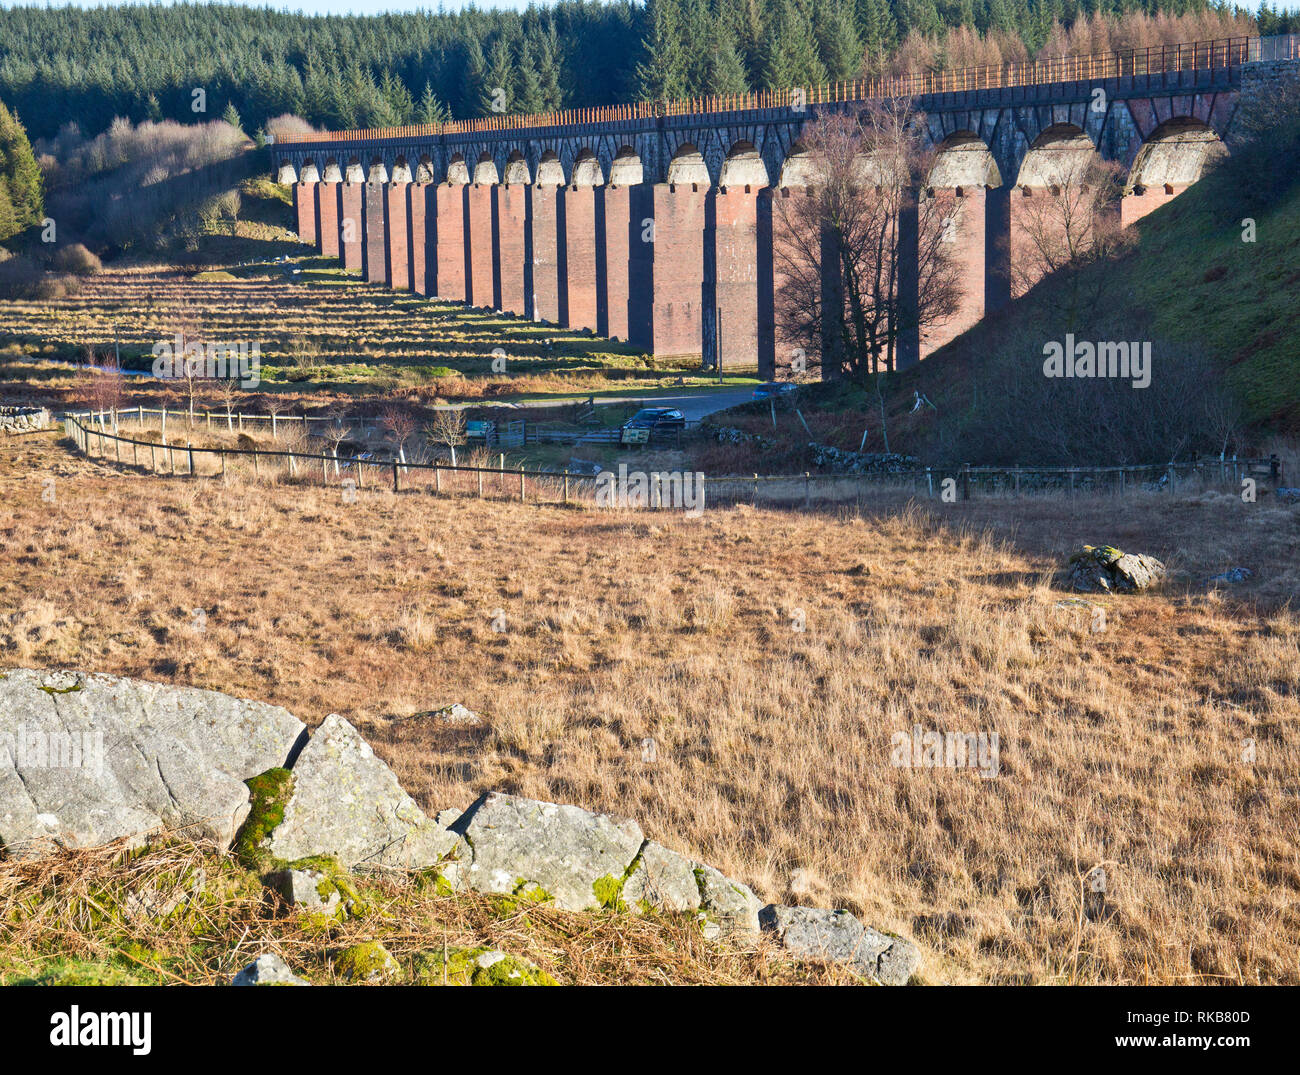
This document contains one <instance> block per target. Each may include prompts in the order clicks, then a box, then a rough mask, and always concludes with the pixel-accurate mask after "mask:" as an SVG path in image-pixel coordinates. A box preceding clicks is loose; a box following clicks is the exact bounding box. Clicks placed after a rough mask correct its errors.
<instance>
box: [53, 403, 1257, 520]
mask: <svg viewBox="0 0 1300 1075" xmlns="http://www.w3.org/2000/svg"><path fill="white" fill-rule="evenodd" d="M105 417H106V415H105V414H103V413H98V414H92V413H89V412H87V413H84V414H74V415H68V416H67V417H66V419H65V430H66V431H67V432H68V433H70V434H71V436H72V439H73V441H74V443H75V444H76V445H77V447H78V449H79V450H80V451H81V452H82V453H83V454H85V455H86V456H87V457H99V458H103V457H106V456H108V455H109V454H110V453H111V454H112V455H113V457H114V459H115V460H116V462H118V463H130V464H131V465H132V466H136V467H146V466H147V468H148V470H149V471H150V472H151V473H155V474H156V473H158V472H159V470H160V468H161V470H162V472H163V473H165V474H171V475H179V476H184V477H199V476H201V474H200V470H201V468H200V466H199V461H203V463H204V464H205V466H206V467H207V471H206V476H209V477H221V478H224V477H225V476H226V473H227V465H228V462H229V460H231V459H244V460H249V459H251V466H252V471H253V474H254V475H255V476H257V477H262V476H266V477H271V476H275V475H277V474H278V475H279V476H282V477H288V478H289V479H290V480H300V481H313V480H315V476H316V475H317V473H319V477H320V481H321V483H322V484H323V485H330V484H335V485H339V484H346V483H347V482H349V481H351V482H353V483H354V484H355V486H356V488H358V489H364V488H366V486H367V480H368V481H369V484H370V485H371V486H372V487H376V488H378V487H381V486H387V485H388V484H389V483H390V482H391V485H392V489H393V491H394V492H402V491H403V489H414V488H418V487H421V486H423V487H424V488H427V489H429V490H430V491H431V492H433V493H437V494H443V493H446V494H474V493H476V494H477V495H478V496H479V497H480V498H482V497H484V496H485V495H490V494H492V493H502V494H504V495H506V496H508V497H509V498H510V499H515V490H516V488H517V490H518V499H519V500H520V501H526V500H527V499H528V491H529V482H530V481H531V483H532V492H533V500H534V501H539V502H553V503H564V504H567V503H570V502H571V501H572V500H574V499H575V498H578V499H588V498H593V499H594V498H595V496H596V493H597V490H598V487H599V486H600V485H601V483H603V482H606V481H608V480H609V479H607V478H605V477H603V476H601V477H598V476H596V475H592V474H590V473H576V472H573V471H570V470H567V469H566V470H562V471H553V470H542V469H540V468H534V469H531V470H530V469H527V468H522V467H506V466H505V456H504V454H503V455H501V457H500V459H501V463H500V465H499V466H496V467H483V466H469V465H465V464H449V463H441V462H433V463H419V462H406V461H403V460H376V459H374V458H371V457H367V456H365V455H362V456H354V455H338V454H336V453H334V452H329V453H325V452H303V451H293V450H287V449H278V448H257V447H253V448H225V447H202V446H195V445H193V444H191V443H189V442H186V443H185V444H180V443H175V442H174V443H167V442H166V438H165V437H162V438H161V439H160V440H158V441H153V440H142V439H137V438H134V437H127V436H123V435H121V433H120V432H118V433H111V432H109V431H108V428H107V426H106V425H105V423H104V421H103V419H104V418H105ZM223 417H224V416H223ZM245 417H250V416H245ZM265 417H269V416H265ZM281 417H282V416H281ZM97 419H99V422H98V425H97V424H96V420H97ZM124 448H125V449H127V451H126V453H125V455H126V456H128V457H129V458H124V451H123V449H124ZM143 450H147V452H148V458H147V461H146V460H145V459H144V451H143ZM178 460H179V461H180V464H181V465H180V468H179V469H178V468H177V461H178ZM209 464H210V465H209ZM624 473H626V468H620V475H621V474H624ZM637 473H639V472H637ZM603 474H608V475H609V476H610V479H615V480H617V479H618V478H619V477H620V475H616V474H615V473H614V472H612V471H606V472H602V475H603ZM644 477H645V478H646V485H645V490H646V496H645V500H644V502H643V503H638V504H631V505H628V504H627V501H626V499H624V500H621V501H620V500H615V503H620V504H624V505H625V506H634V507H635V506H641V507H646V508H652V509H653V508H663V507H680V506H683V505H681V504H671V503H666V502H665V499H664V495H665V494H664V491H665V489H668V490H670V491H671V490H672V488H673V482H674V479H673V477H672V476H671V475H665V474H662V473H650V474H647V475H644ZM507 479H509V480H508V481H507ZM516 479H517V484H516ZM1247 479H1249V480H1251V481H1256V480H1257V479H1265V480H1267V481H1269V482H1270V483H1271V484H1272V486H1273V488H1278V487H1279V486H1280V485H1281V484H1282V466H1281V462H1280V460H1279V458H1278V457H1277V456H1276V455H1273V456H1269V457H1267V458H1264V457H1250V458H1237V457H1235V456H1234V457H1232V458H1230V459H1227V458H1225V459H1211V460H1193V461H1188V462H1184V463H1168V464H1152V465H1138V466H1112V467H976V466H969V465H959V466H931V467H913V468H909V469H904V470H899V471H895V472H879V473H863V474H813V473H811V472H808V471H805V472H804V473H803V474H753V475H726V476H720V477H709V476H704V475H699V476H696V477H695V478H693V479H692V480H693V481H695V482H697V483H698V486H697V487H698V488H699V489H700V490H701V491H702V495H700V497H699V499H698V506H699V507H701V508H703V507H704V506H706V505H712V506H727V505H734V504H738V503H751V504H759V503H763V504H769V505H777V506H799V505H802V506H803V507H811V506H812V504H813V503H814V502H817V503H818V504H823V505H825V504H844V503H848V502H850V501H852V502H860V501H861V498H862V495H863V492H864V491H865V490H866V489H867V488H870V487H875V488H894V489H898V490H902V491H906V492H909V493H911V494H912V495H915V496H918V497H921V496H923V497H926V498H928V499H936V498H937V499H939V500H941V501H957V500H971V499H974V498H975V495H977V494H984V495H986V496H988V497H996V496H999V495H1001V496H1004V497H1006V496H1010V497H1018V496H1023V495H1031V494H1034V493H1062V494H1064V495H1066V496H1076V495H1082V494H1088V493H1111V494H1114V495H1120V496H1122V495H1125V494H1126V493H1134V492H1139V491H1166V490H1167V491H1169V492H1174V491H1176V490H1177V489H1178V488H1179V487H1180V486H1182V487H1184V488H1186V487H1187V486H1189V485H1191V484H1193V483H1197V482H1199V483H1200V485H1201V486H1202V487H1205V486H1208V485H1220V486H1223V487H1225V488H1231V489H1234V490H1239V489H1241V488H1242V483H1243V481H1245V480H1247ZM677 488H678V489H679V490H680V488H681V476H680V475H678V476H677Z"/></svg>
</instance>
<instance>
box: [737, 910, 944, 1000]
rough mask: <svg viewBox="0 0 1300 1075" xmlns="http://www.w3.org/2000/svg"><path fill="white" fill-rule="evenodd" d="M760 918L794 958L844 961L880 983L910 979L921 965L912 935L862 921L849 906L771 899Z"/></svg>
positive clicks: (856, 970) (887, 983) (886, 983)
mask: <svg viewBox="0 0 1300 1075" xmlns="http://www.w3.org/2000/svg"><path fill="white" fill-rule="evenodd" d="M760 920H761V922H762V925H763V928H764V929H765V930H767V931H768V932H769V933H771V935H772V936H773V938H774V939H775V940H776V941H777V942H778V943H779V944H780V945H781V947H782V948H784V949H785V950H786V951H787V952H789V953H790V955H791V956H793V957H794V958H795V959H800V960H808V961H813V962H818V963H843V964H846V965H847V966H849V967H851V968H852V969H853V970H854V971H855V972H856V973H858V974H861V975H862V976H863V977H865V978H870V979H872V980H873V981H877V982H880V983H881V984H882V985H906V984H907V983H908V981H909V980H910V979H911V977H912V975H914V974H915V973H916V972H917V970H918V969H920V966H921V953H920V952H919V951H918V949H917V947H916V945H914V944H913V943H912V942H911V941H909V940H905V939H904V938H902V937H891V936H889V935H888V934H885V933H881V932H879V931H878V930H874V929H872V928H871V927H870V926H864V925H863V924H862V923H861V922H859V921H858V920H857V919H856V918H855V917H854V916H853V915H851V914H849V912H848V911H830V910H825V909H822V908H819V907H785V906H782V905H780V904H769V905H768V906H767V907H764V908H763V910H762V913H761V915H760Z"/></svg>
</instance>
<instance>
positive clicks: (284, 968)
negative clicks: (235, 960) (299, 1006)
mask: <svg viewBox="0 0 1300 1075" xmlns="http://www.w3.org/2000/svg"><path fill="white" fill-rule="evenodd" d="M230 984H231V985H311V982H309V981H307V980H306V979H305V978H299V977H298V976H297V975H296V974H294V973H293V971H291V970H290V969H289V964H287V963H286V962H285V961H284V960H283V959H281V958H280V957H279V956H277V955H276V954H275V953H274V952H266V953H263V954H262V955H260V956H258V957H257V958H256V959H255V960H253V962H252V963H250V964H249V965H248V966H247V967H245V968H244V969H243V970H241V971H240V972H239V973H238V974H236V975H235V976H234V977H233V978H231V979H230Z"/></svg>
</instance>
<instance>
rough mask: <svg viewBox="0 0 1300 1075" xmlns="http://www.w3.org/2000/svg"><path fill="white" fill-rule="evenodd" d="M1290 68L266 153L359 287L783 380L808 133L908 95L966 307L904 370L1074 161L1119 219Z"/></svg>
mask: <svg viewBox="0 0 1300 1075" xmlns="http://www.w3.org/2000/svg"><path fill="white" fill-rule="evenodd" d="M1297 61H1300V38H1296V37H1290V38H1274V39H1260V38H1240V39H1234V40H1232V41H1219V42H1208V43H1198V44H1193V45H1180V46H1168V47H1164V48H1160V47H1157V48H1154V49H1147V50H1134V51H1129V52H1126V53H1114V54H1109V55H1106V56H1100V57H1096V56H1093V57H1066V58H1062V59H1059V60H1055V61H1050V62H1045V63H1038V64H1029V65H1020V66H1019V67H1015V66H1009V67H1004V68H992V69H989V68H980V69H966V70H960V71H949V72H943V73H940V74H935V75H926V76H916V77H913V78H909V79H898V80H890V81H889V82H885V83H865V82H859V83H851V84H841V85H838V86H833V87H821V88H819V89H817V90H813V91H802V90H796V91H783V92H779V93H764V94H752V95H745V96H737V97H727V98H710V99H706V100H701V101H692V102H673V103H656V104H640V105H624V106H612V107H608V108H601V109H590V110H579V111H576V112H569V113H559V114H554V115H549V116H527V117H525V116H509V117H507V116H494V117H488V118H485V119H480V120H468V121H461V122H456V123H447V124H439V125H432V126H425V127H407V128H397V129H391V130H374V131H344V132H333V133H330V134H328V135H324V136H316V137H314V138H313V140H304V141H294V142H285V141H281V142H279V143H277V144H276V145H274V146H273V147H272V151H273V152H274V154H275V160H276V161H277V163H278V175H277V178H278V179H279V181H280V182H281V183H290V184H293V190H294V200H295V205H296V212H297V220H298V233H299V236H300V237H301V238H302V239H303V240H304V241H307V242H314V243H315V244H316V245H317V248H318V249H319V251H320V252H321V253H322V254H324V255H326V256H329V257H337V258H340V259H341V260H342V262H343V264H344V265H345V266H346V267H348V268H351V269H360V270H361V273H362V275H363V276H364V278H365V279H367V280H371V281H376V282H383V283H384V284H385V285H387V286H388V287H391V288H400V289H409V290H411V291H413V292H415V293H417V294H420V295H431V296H438V297H440V298H443V299H450V300H457V301H463V302H467V303H470V304H472V305H474V306H480V307H491V308H495V309H500V310H506V311H511V312H513V313H516V314H519V315H521V316H524V317H527V318H530V319H535V320H540V321H546V322H552V323H554V324H557V325H561V326H565V327H570V328H586V329H590V330H591V331H593V332H595V333H597V334H598V335H602V336H608V337H612V338H616V339H619V340H625V341H628V342H630V343H632V344H633V345H635V346H638V347H640V348H643V349H644V350H646V351H648V352H651V353H653V354H654V355H656V356H660V357H676V358H680V357H693V356H699V357H700V358H702V360H703V362H704V364H706V365H708V366H713V365H714V363H715V362H716V361H717V360H718V359H720V360H721V364H722V368H724V369H736V370H740V369H750V370H752V369H754V368H755V366H757V368H758V370H759V372H760V374H761V375H762V376H764V377H773V376H782V375H783V374H784V372H785V371H786V370H788V367H789V366H790V358H791V354H792V353H793V352H794V351H795V349H796V348H797V347H799V346H800V345H801V344H800V341H797V340H794V339H790V338H786V337H784V336H783V334H782V331H781V325H780V323H779V322H780V316H779V311H778V309H777V302H776V298H775V296H776V293H777V290H778V289H779V286H780V281H779V279H778V274H777V272H776V271H775V269H774V265H773V249H774V246H773V244H774V243H776V242H780V235H779V231H780V219H781V218H780V214H774V213H773V202H774V200H775V199H777V198H788V197H799V196H801V195H802V194H803V189H802V188H803V187H804V186H805V182H804V180H803V178H802V176H803V174H805V173H806V169H807V163H808V155H807V153H806V151H805V150H804V149H803V147H802V145H801V143H800V140H799V139H800V133H801V131H802V129H803V127H804V125H805V124H806V123H808V122H809V121H811V120H815V119H816V117H817V116H818V115H819V114H822V113H824V112H827V111H845V110H852V109H854V107H855V102H859V104H858V107H861V106H860V102H861V101H862V100H864V99H866V98H869V97H873V96H884V95H890V96H894V95H904V94H905V95H908V96H911V97H913V98H914V100H915V107H916V108H917V110H918V111H920V112H923V113H924V114H925V116H926V120H927V127H928V132H927V133H928V138H929V140H930V142H931V143H932V145H933V148H934V149H935V151H936V155H935V163H934V166H933V169H932V171H931V175H930V182H929V186H928V187H927V189H926V190H925V191H923V192H922V196H923V197H935V198H945V199H948V201H949V203H950V204H951V206H952V210H951V213H950V214H949V215H950V217H951V219H952V228H953V229H954V233H955V238H956V241H957V243H958V246H957V253H956V256H957V258H958V259H959V264H960V266H961V273H962V281H963V296H964V298H963V303H962V308H961V310H960V312H959V314H958V315H957V316H956V317H955V318H954V319H952V320H951V321H949V322H948V323H946V324H944V325H942V326H936V327H934V328H932V329H930V330H928V331H927V332H926V334H925V337H924V338H921V335H920V333H917V332H913V333H911V334H910V337H909V338H904V339H902V340H900V342H899V349H898V361H899V365H900V366H906V365H909V364H911V363H914V362H916V361H918V360H919V359H920V358H921V357H922V356H923V355H924V354H926V353H928V352H929V351H931V350H933V349H934V348H935V347H937V346H940V345H942V344H943V343H945V342H947V340H949V339H951V338H953V337H954V336H956V335H957V334H958V333H960V332H962V331H964V330H966V329H967V328H969V327H971V326H972V325H974V324H975V323H976V322H978V321H979V320H980V318H982V317H983V316H984V315H985V313H987V312H991V311H994V310H996V309H998V308H999V307H1001V306H1002V305H1004V304H1005V303H1007V302H1008V301H1009V300H1010V297H1011V287H1012V285H1011V259H1012V257H1013V251H1014V250H1015V248H1016V243H1017V238H1018V234H1017V232H1018V228H1017V221H1018V217H1019V216H1020V213H1021V212H1022V211H1023V210H1021V208H1020V207H1021V205H1022V202H1023V199H1024V198H1027V197H1034V196H1039V197H1050V196H1052V193H1053V191H1052V184H1053V180H1052V177H1053V176H1054V175H1056V174H1059V172H1060V171H1061V169H1062V168H1065V167H1068V166H1069V162H1070V161H1072V160H1074V161H1077V160H1078V159H1079V158H1078V157H1077V155H1078V154H1092V153H1097V154H1100V156H1101V157H1102V158H1103V159H1105V160H1110V161H1116V162H1119V163H1120V164H1121V165H1122V166H1123V167H1124V169H1125V171H1126V175H1127V181H1126V184H1125V195H1124V197H1123V200H1122V204H1121V209H1120V213H1121V220H1122V222H1123V223H1124V224H1128V223H1131V222H1132V221H1134V220H1137V219H1139V218H1140V217H1142V216H1144V215H1145V214H1146V213H1149V212H1150V211H1151V210H1153V209H1155V208H1157V207H1158V206H1160V205H1162V204H1164V203H1165V202H1167V201H1168V200H1169V199H1171V198H1173V197H1175V196H1176V195H1177V194H1179V193H1180V192H1182V191H1183V190H1185V189H1186V188H1187V187H1188V186H1189V185H1190V184H1191V183H1194V182H1195V181H1196V180H1197V179H1198V178H1199V176H1200V175H1201V172H1202V169H1203V168H1204V167H1205V165H1206V163H1207V162H1208V161H1209V160H1210V159H1211V158H1212V157H1213V156H1214V155H1215V154H1218V153H1222V152H1224V151H1225V150H1224V144H1225V143H1227V144H1229V145H1230V144H1231V142H1232V138H1233V120H1234V116H1235V114H1236V111H1237V107H1238V103H1239V101H1240V99H1241V97H1242V95H1243V93H1245V94H1247V95H1249V93H1251V92H1253V88H1254V87H1255V86H1257V85H1259V84H1262V83H1264V82H1266V81H1268V80H1271V79H1273V78H1276V77H1279V76H1280V75H1281V76H1291V77H1293V76H1294V74H1295V72H1296V69H1297ZM1099 91H1100V92H1099ZM774 231H775V232H777V233H778V234H774ZM904 241H905V239H904ZM803 345H804V346H807V343H806V341H805V342H804V343H803ZM810 350H811V349H810Z"/></svg>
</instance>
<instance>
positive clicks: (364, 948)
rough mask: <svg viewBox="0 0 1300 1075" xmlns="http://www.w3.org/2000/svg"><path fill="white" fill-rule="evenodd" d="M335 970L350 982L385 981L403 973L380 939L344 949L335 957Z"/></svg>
mask: <svg viewBox="0 0 1300 1075" xmlns="http://www.w3.org/2000/svg"><path fill="white" fill-rule="evenodd" d="M334 970H335V971H336V972H338V974H339V976H340V977H343V978H346V979H347V980H348V981H349V982H383V981H387V980H388V979H390V978H396V977H398V976H399V975H400V974H401V973H402V968H401V967H400V966H399V965H398V962H397V960H395V959H394V958H393V956H392V953H390V952H389V951H388V949H387V948H385V947H384V946H383V945H382V944H380V943H379V942H378V941H365V942H363V943H362V944H354V945H353V946H352V947H351V948H346V949H344V950H343V951H342V952H340V953H339V954H338V956H336V957H335V959H334Z"/></svg>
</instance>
